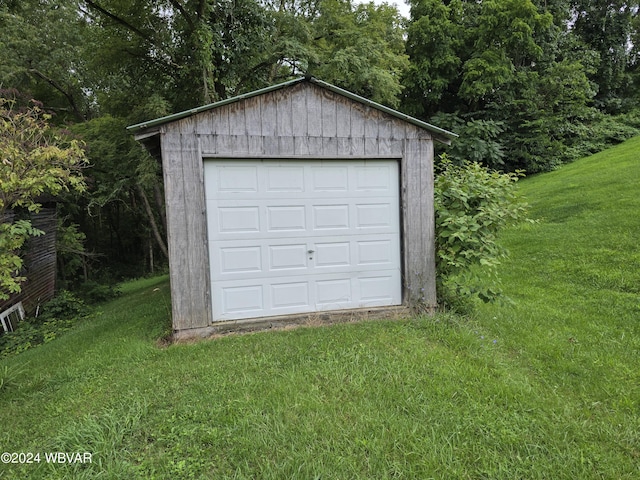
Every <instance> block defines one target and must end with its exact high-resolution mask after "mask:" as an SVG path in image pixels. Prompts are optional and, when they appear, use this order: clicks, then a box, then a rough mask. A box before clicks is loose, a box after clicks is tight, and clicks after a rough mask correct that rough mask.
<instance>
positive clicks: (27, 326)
mask: <svg viewBox="0 0 640 480" xmlns="http://www.w3.org/2000/svg"><path fill="white" fill-rule="evenodd" d="M88 314H89V309H88V308H87V306H86V305H85V303H84V302H83V301H82V300H80V299H79V298H78V297H76V296H75V295H74V294H73V293H71V292H68V291H62V292H60V293H59V294H58V295H56V296H55V297H54V298H53V299H52V300H49V301H48V302H47V303H45V304H44V305H43V306H42V307H41V309H40V315H39V316H38V317H35V318H27V319H25V320H23V321H21V322H18V323H17V326H16V328H15V330H14V331H13V332H8V333H5V334H4V335H2V336H0V357H9V356H13V355H17V354H19V353H22V352H24V351H26V350H29V349H30V348H33V347H36V346H38V345H41V344H43V343H48V342H50V341H52V340H54V339H56V338H58V337H59V336H60V335H62V334H63V333H64V332H67V331H69V330H70V329H71V328H72V327H73V326H74V325H75V324H76V323H77V322H78V320H79V319H80V318H83V317H86V316H87V315H88Z"/></svg>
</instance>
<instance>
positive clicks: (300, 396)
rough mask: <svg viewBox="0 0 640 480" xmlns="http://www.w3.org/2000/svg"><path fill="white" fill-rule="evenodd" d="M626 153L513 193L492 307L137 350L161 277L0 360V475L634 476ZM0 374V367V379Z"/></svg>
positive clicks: (638, 337)
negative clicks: (504, 302)
mask: <svg viewBox="0 0 640 480" xmlns="http://www.w3.org/2000/svg"><path fill="white" fill-rule="evenodd" d="M638 153H640V139H635V140H632V141H629V142H627V143H625V144H623V145H621V146H619V147H617V148H615V149H612V150H610V151H608V152H605V153H603V154H600V155H596V156H594V157H591V158H589V159H585V160H582V161H580V162H576V163H575V164H572V165H569V166H567V167H565V168H563V169H562V170H560V171H558V172H554V173H551V174H547V175H542V176H539V177H536V178H532V179H529V180H526V181H524V182H522V190H523V191H524V192H525V194H526V195H527V196H528V197H529V199H530V202H531V203H532V206H533V216H534V217H536V218H540V219H541V220H540V223H538V224H536V225H533V226H523V227H520V228H517V229H514V230H512V231H510V232H508V234H507V235H506V239H505V241H506V242H507V244H508V245H509V247H510V248H511V250H512V252H513V258H512V259H511V260H510V261H509V263H507V264H505V265H504V267H503V269H502V270H503V278H504V283H505V290H506V292H507V293H508V294H509V296H510V297H511V298H512V299H513V301H514V304H513V305H509V306H484V307H482V308H481V309H480V310H479V312H478V314H477V316H476V317H475V318H473V319H460V318H458V317H455V316H451V315H442V316H438V317H436V318H435V319H432V318H428V319H424V318H423V319H413V320H405V321H395V322H371V323H363V324H358V325H337V326H332V327H330V328H317V329H299V330H291V331H284V332H267V333H259V334H254V335H246V336H230V337H226V338H222V339H218V340H215V341H212V342H202V343H199V344H195V345H174V346H171V347H169V348H165V349H161V348H158V347H157V346H156V345H155V342H154V339H156V338H158V337H159V336H160V335H161V333H162V331H163V328H164V325H165V324H166V319H167V317H168V301H169V300H168V285H167V282H166V279H153V280H144V281H139V282H134V283H131V284H128V285H127V286H126V290H127V291H126V296H124V297H123V298H120V299H118V300H116V301H114V302H111V303H109V304H106V305H104V306H103V307H102V308H101V315H99V316H98V317H97V318H95V319H94V320H92V321H88V322H86V323H84V324H83V325H81V326H80V327H79V328H77V329H75V330H74V331H73V332H72V333H70V334H67V335H66V336H64V337H62V338H60V339H58V340H56V341H54V342H51V343H49V344H46V345H44V346H42V347H39V348H36V349H33V350H31V351H28V352H25V353H23V354H21V355H19V356H17V357H14V358H12V359H8V360H5V361H2V362H1V363H0V368H2V367H4V366H7V365H8V366H9V367H10V368H11V369H12V371H15V369H16V368H23V369H24V372H23V373H22V374H19V375H18V376H17V378H16V379H15V381H14V382H13V383H12V384H9V385H8V387H6V388H5V389H4V390H0V425H2V428H1V429H0V451H34V452H35V451H40V452H47V451H81V452H84V451H89V452H92V453H93V463H92V464H91V465H88V466H79V465H76V466H75V467H69V466H60V465H57V466H53V465H45V464H43V463H41V464H39V465H24V466H19V465H0V478H96V476H97V475H98V474H102V476H101V477H99V478H114V479H116V478H127V477H128V478H177V479H180V478H278V479H280V478H319V477H323V478H409V479H413V478H421V479H422V478H447V479H448V478H532V479H533V478H541V479H542V478H553V479H575V478H581V479H587V478H594V479H595V478H616V479H617V478H629V479H631V478H638V477H639V476H640V438H639V433H638V432H640V420H639V418H640V403H639V402H640V389H639V386H640V355H639V354H640V331H639V330H640V322H639V318H640V293H639V289H640V268H639V267H640V254H639V251H638V245H637V243H638V242H637V239H638V238H640V221H639V220H638V218H639V217H640V216H639V215H638V212H640V195H638V194H637V193H638V185H639V184H640V161H639V160H638V158H640V155H639V154H638ZM0 372H1V370H0Z"/></svg>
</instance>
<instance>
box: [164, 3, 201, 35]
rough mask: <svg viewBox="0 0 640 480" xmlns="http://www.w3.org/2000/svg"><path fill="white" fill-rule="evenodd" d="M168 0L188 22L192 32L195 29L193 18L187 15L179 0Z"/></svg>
mask: <svg viewBox="0 0 640 480" xmlns="http://www.w3.org/2000/svg"><path fill="white" fill-rule="evenodd" d="M169 1H170V2H171V5H173V6H174V7H175V8H176V9H177V10H178V11H179V12H180V13H181V14H182V16H183V17H184V19H185V20H186V21H187V23H188V24H189V29H190V30H191V31H192V32H193V31H194V30H195V29H196V25H195V23H193V19H192V18H191V16H189V14H188V13H187V11H186V10H185V9H184V7H183V6H182V4H181V3H180V1H179V0H169Z"/></svg>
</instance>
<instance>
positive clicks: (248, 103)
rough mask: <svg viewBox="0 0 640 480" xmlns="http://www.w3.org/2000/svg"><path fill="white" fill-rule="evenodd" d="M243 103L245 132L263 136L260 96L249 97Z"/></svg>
mask: <svg viewBox="0 0 640 480" xmlns="http://www.w3.org/2000/svg"><path fill="white" fill-rule="evenodd" d="M241 103H243V104H244V112H245V125H246V130H245V133H246V134H247V135H249V136H257V137H260V136H262V120H261V119H260V118H261V108H262V102H261V101H260V97H253V98H248V99H246V100H244V101H243V102H241Z"/></svg>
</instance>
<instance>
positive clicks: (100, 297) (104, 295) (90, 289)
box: [77, 280, 121, 304]
mask: <svg viewBox="0 0 640 480" xmlns="http://www.w3.org/2000/svg"><path fill="white" fill-rule="evenodd" d="M77 293H78V295H79V296H81V297H82V298H84V299H85V300H86V301H87V302H88V303H89V304H96V303H101V302H105V301H107V300H112V299H114V298H116V297H118V296H120V294H121V291H120V289H119V288H118V286H117V285H114V284H112V283H108V284H105V283H98V282H96V281H94V280H88V281H86V282H83V283H81V284H80V285H79V286H78V288H77Z"/></svg>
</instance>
